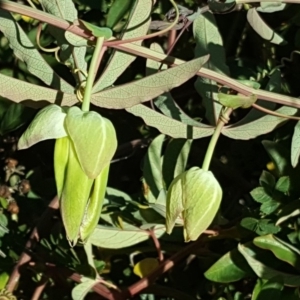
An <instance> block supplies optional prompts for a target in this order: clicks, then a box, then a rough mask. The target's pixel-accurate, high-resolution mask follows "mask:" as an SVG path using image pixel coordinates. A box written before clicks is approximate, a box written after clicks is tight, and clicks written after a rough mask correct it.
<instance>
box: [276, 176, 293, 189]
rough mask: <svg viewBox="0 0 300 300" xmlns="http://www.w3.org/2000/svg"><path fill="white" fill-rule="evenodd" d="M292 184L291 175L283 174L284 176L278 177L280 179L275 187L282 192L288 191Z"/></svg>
mask: <svg viewBox="0 0 300 300" xmlns="http://www.w3.org/2000/svg"><path fill="white" fill-rule="evenodd" d="M290 184H291V181H290V177H289V176H283V177H280V178H279V179H278V181H277V182H276V186H275V189H276V190H277V191H280V192H282V193H287V192H288V191H289V190H290Z"/></svg>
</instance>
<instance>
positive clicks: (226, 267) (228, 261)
mask: <svg viewBox="0 0 300 300" xmlns="http://www.w3.org/2000/svg"><path fill="white" fill-rule="evenodd" d="M252 274H253V271H252V269H251V268H250V267H249V265H248V263H247V261H246V260H245V258H244V257H243V255H241V254H240V253H239V252H238V250H237V249H234V250H231V251H229V252H227V253H226V254H225V255H223V256H222V257H221V258H220V259H219V260H218V261H217V262H215V263H214V264H213V265H212V266H211V267H210V268H209V269H208V270H207V271H206V272H205V273H204V276H205V277H206V278H207V279H208V280H211V281H215V282H220V283H230V282H235V281H238V280H241V279H243V278H245V277H246V276H249V275H252Z"/></svg>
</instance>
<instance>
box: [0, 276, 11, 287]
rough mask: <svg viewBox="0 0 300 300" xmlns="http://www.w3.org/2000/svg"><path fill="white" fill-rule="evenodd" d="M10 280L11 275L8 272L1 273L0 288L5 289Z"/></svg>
mask: <svg viewBox="0 0 300 300" xmlns="http://www.w3.org/2000/svg"><path fill="white" fill-rule="evenodd" d="M8 280H9V275H8V273H6V272H1V274H0V290H2V289H4V288H5V286H6V284H7V282H8Z"/></svg>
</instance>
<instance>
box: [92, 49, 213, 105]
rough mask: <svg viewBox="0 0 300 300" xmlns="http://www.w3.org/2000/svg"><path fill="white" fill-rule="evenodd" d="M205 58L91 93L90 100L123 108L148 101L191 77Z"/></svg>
mask: <svg viewBox="0 0 300 300" xmlns="http://www.w3.org/2000/svg"><path fill="white" fill-rule="evenodd" d="M207 59H208V56H207V55H206V56H203V57H200V58H197V59H193V60H191V61H189V62H187V63H184V64H180V65H178V66H176V67H173V68H170V69H167V70H164V71H162V72H159V73H156V74H154V75H150V76H147V77H145V78H143V79H139V80H136V81H133V82H131V83H128V84H123V85H120V86H117V87H114V88H111V89H107V90H105V91H103V92H100V93H97V94H93V95H92V99H91V102H92V103H93V104H94V105H97V106H101V107H104V108H114V109H123V108H129V107H132V106H134V105H137V104H140V103H143V102H146V101H149V100H151V99H153V98H155V97H157V96H159V95H160V94H163V93H165V92H168V91H169V90H171V89H172V88H174V87H177V86H179V85H181V84H182V83H184V82H186V81H187V80H188V79H190V78H191V77H193V76H194V75H195V74H196V73H197V72H198V71H199V69H200V68H201V66H202V65H203V64H204V63H205V62H206V61H207ZM158 82H159V84H157V83H158Z"/></svg>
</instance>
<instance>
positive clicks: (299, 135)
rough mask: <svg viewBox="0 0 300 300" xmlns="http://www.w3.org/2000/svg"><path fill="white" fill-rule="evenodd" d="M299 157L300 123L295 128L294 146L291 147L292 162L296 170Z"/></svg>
mask: <svg viewBox="0 0 300 300" xmlns="http://www.w3.org/2000/svg"><path fill="white" fill-rule="evenodd" d="M299 156H300V121H298V122H297V124H296V126H295V128H294V134H293V138H292V145H291V162H292V166H293V167H294V168H295V167H296V166H297V165H298V161H299Z"/></svg>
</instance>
